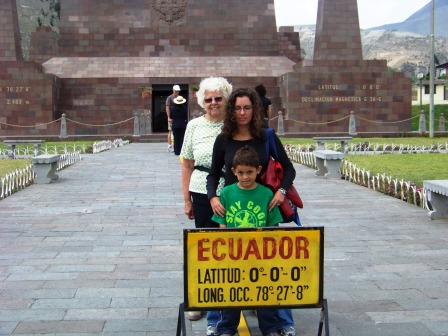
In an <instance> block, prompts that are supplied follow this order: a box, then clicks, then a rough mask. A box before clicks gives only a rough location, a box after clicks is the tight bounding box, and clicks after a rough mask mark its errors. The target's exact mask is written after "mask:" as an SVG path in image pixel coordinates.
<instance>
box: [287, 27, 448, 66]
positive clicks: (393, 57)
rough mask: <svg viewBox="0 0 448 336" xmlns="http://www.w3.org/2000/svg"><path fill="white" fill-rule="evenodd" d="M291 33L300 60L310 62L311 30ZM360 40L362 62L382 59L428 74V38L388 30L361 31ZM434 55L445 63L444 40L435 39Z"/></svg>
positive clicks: (447, 43) (447, 48) (447, 42)
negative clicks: (297, 36)
mask: <svg viewBox="0 0 448 336" xmlns="http://www.w3.org/2000/svg"><path fill="white" fill-rule="evenodd" d="M295 31H297V32H299V34H300V43H301V48H302V50H303V51H302V57H303V56H304V58H305V59H312V58H313V51H314V34H315V27H314V26H296V27H295ZM361 40H362V48H363V55H364V59H367V60H368V59H385V60H387V64H388V66H389V67H391V68H394V69H398V70H401V71H406V72H411V73H414V74H416V73H418V72H425V73H426V72H427V71H428V66H429V61H430V58H429V53H430V40H429V37H428V36H423V35H418V34H415V33H409V32H401V31H391V30H363V31H361ZM435 52H436V55H437V57H438V59H439V61H440V62H441V63H446V62H448V37H436V39H435Z"/></svg>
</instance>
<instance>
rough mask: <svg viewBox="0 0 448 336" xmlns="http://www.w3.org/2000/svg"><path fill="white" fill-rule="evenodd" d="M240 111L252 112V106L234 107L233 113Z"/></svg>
mask: <svg viewBox="0 0 448 336" xmlns="http://www.w3.org/2000/svg"><path fill="white" fill-rule="evenodd" d="M241 110H243V111H244V112H250V111H252V106H235V107H234V108H233V111H234V112H240V111H241Z"/></svg>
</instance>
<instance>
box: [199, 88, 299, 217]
mask: <svg viewBox="0 0 448 336" xmlns="http://www.w3.org/2000/svg"><path fill="white" fill-rule="evenodd" d="M275 144H276V148H277V153H278V161H279V162H280V163H281V165H282V167H283V170H284V175H283V180H282V182H281V184H280V187H279V189H278V190H277V192H276V193H275V194H274V197H273V198H272V200H271V202H270V205H269V209H272V208H273V207H274V206H276V205H279V204H281V203H282V202H283V200H284V198H285V194H286V190H288V189H289V187H290V186H291V184H292V183H293V181H294V178H295V176H296V171H295V169H294V166H293V164H292V163H291V161H290V160H289V158H288V155H287V154H286V151H285V149H284V147H283V145H282V143H281V141H280V139H279V138H278V137H277V135H275ZM246 145H249V146H251V147H253V148H254V149H255V150H256V151H257V153H258V155H259V157H260V162H261V165H262V170H261V172H260V174H259V176H261V175H263V173H264V172H265V171H266V168H267V165H268V159H269V158H268V157H267V156H266V133H265V131H264V129H263V111H262V105H261V101H260V98H259V96H258V94H257V93H256V92H255V91H254V90H253V89H250V88H244V89H237V90H235V91H234V92H233V93H232V94H231V95H230V97H229V99H228V100H227V106H226V114H225V117H224V126H223V128H222V133H221V134H220V135H218V136H217V138H216V140H215V144H214V146H213V155H212V164H211V168H210V173H209V175H208V177H207V195H208V198H209V200H210V204H211V206H212V210H213V213H215V214H217V215H219V216H224V214H225V209H224V207H223V206H222V205H221V203H220V202H219V197H218V196H217V194H216V190H217V188H218V182H219V178H220V176H221V170H222V168H223V167H225V171H226V173H225V178H224V180H225V182H224V183H225V185H229V184H232V183H236V182H237V180H236V177H235V175H234V174H233V173H232V170H231V168H232V160H233V157H234V156H235V153H236V151H237V150H238V149H240V148H242V147H244V146H246ZM257 181H258V182H259V183H261V180H260V179H259V177H258V179H257Z"/></svg>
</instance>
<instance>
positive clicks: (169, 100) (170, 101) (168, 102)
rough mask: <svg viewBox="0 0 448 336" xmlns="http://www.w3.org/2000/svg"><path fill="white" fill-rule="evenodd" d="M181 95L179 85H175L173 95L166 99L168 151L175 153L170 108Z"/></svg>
mask: <svg viewBox="0 0 448 336" xmlns="http://www.w3.org/2000/svg"><path fill="white" fill-rule="evenodd" d="M179 93H180V86H179V85H177V84H176V85H174V86H173V94H172V95H170V96H168V98H167V99H166V104H165V105H166V106H165V111H166V116H167V117H168V151H169V152H174V148H173V140H172V129H171V121H172V120H171V116H170V108H171V105H174V99H175V98H176V97H177V96H178V95H179Z"/></svg>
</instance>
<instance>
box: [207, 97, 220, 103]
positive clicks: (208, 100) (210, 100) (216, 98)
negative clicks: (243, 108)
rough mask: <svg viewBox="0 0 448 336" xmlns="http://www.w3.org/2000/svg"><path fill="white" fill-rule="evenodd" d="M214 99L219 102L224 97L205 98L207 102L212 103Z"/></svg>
mask: <svg viewBox="0 0 448 336" xmlns="http://www.w3.org/2000/svg"><path fill="white" fill-rule="evenodd" d="M213 100H214V101H215V103H219V102H222V97H215V98H205V99H204V102H205V103H207V104H210V103H211V102H212V101H213Z"/></svg>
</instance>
